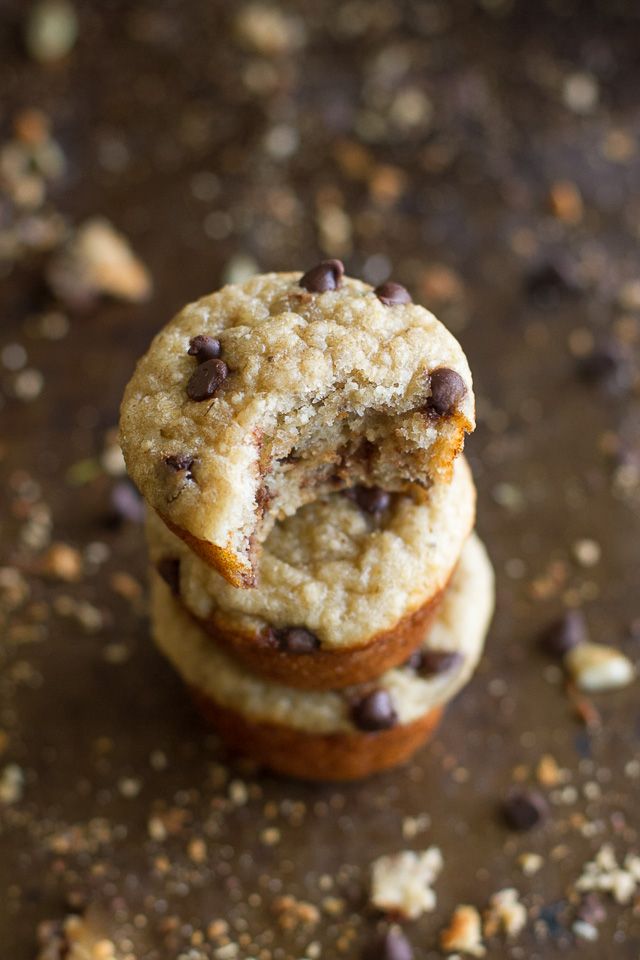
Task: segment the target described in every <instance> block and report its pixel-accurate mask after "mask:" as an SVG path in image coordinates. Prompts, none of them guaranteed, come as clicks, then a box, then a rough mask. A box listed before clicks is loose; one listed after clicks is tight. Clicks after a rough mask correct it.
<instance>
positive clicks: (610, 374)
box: [578, 337, 633, 396]
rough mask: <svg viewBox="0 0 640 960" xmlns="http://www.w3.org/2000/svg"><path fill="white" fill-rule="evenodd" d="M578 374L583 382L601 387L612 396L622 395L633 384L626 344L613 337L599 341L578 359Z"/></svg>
mask: <svg viewBox="0 0 640 960" xmlns="http://www.w3.org/2000/svg"><path fill="white" fill-rule="evenodd" d="M578 376H579V378H580V379H581V380H582V381H583V382H584V383H588V384H592V385H595V386H599V387H602V388H604V390H606V392H608V393H610V394H612V395H613V396H622V395H623V394H625V393H626V392H627V391H628V390H629V389H630V388H631V386H632V385H633V373H632V364H631V353H630V351H629V348H628V345H627V344H625V343H622V342H621V341H620V340H616V339H615V338H613V337H612V338H610V339H609V340H605V341H604V342H602V343H599V344H598V345H597V346H595V347H594V348H593V350H592V351H591V352H590V353H588V354H587V356H586V357H582V358H581V359H580V360H579V362H578Z"/></svg>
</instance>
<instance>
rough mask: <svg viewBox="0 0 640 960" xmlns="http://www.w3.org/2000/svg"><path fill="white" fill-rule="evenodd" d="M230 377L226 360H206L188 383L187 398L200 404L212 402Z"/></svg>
mask: <svg viewBox="0 0 640 960" xmlns="http://www.w3.org/2000/svg"><path fill="white" fill-rule="evenodd" d="M228 375H229V367H228V366H227V365H226V363H225V362H224V360H205V362H204V363H201V364H199V365H198V366H197V367H196V368H195V370H194V371H193V373H192V374H191V376H190V377H189V382H188V383H187V396H188V397H189V399H190V400H195V402H196V403H200V402H201V401H202V400H210V399H211V397H213V396H214V394H215V392H216V390H219V389H220V387H221V386H222V384H223V383H224V381H225V380H226V379H227V377H228Z"/></svg>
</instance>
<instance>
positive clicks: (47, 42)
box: [25, 0, 78, 63]
mask: <svg viewBox="0 0 640 960" xmlns="http://www.w3.org/2000/svg"><path fill="white" fill-rule="evenodd" d="M77 36H78V16H77V14H76V11H75V8H74V6H73V4H72V3H70V2H69V0H41V2H40V3H36V4H34V5H33V7H32V8H31V10H30V12H29V16H28V18H27V23H26V32H25V44H26V47H27V51H28V52H29V54H30V56H32V57H33V59H34V60H38V61H39V62H40V63H54V62H55V61H57V60H62V58H63V57H66V56H67V54H68V53H69V52H70V51H71V49H72V48H73V45H74V44H75V42H76V39H77Z"/></svg>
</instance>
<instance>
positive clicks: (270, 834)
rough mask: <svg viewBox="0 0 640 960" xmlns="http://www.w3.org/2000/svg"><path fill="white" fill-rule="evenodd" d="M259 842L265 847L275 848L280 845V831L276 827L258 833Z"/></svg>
mask: <svg viewBox="0 0 640 960" xmlns="http://www.w3.org/2000/svg"><path fill="white" fill-rule="evenodd" d="M260 842H261V843H264V845H265V847H275V845H276V844H277V843H280V831H279V830H278V828H277V827H266V829H264V830H263V831H262V832H261V833H260Z"/></svg>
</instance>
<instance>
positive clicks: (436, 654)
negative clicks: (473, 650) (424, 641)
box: [412, 650, 463, 677]
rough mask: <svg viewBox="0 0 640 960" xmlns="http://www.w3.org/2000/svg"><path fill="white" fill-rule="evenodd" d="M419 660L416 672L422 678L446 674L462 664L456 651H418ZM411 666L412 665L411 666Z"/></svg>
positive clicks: (460, 656) (460, 657)
mask: <svg viewBox="0 0 640 960" xmlns="http://www.w3.org/2000/svg"><path fill="white" fill-rule="evenodd" d="M417 653H418V656H419V658H420V660H419V662H418V665H417V666H416V670H417V672H418V673H419V674H421V676H423V677H432V676H434V674H437V673H446V672H447V671H448V670H453V668H454V667H457V666H459V664H460V663H462V660H463V657H462V654H461V653H458V652H457V651H456V650H418V651H417ZM412 666H413V664H412Z"/></svg>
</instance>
